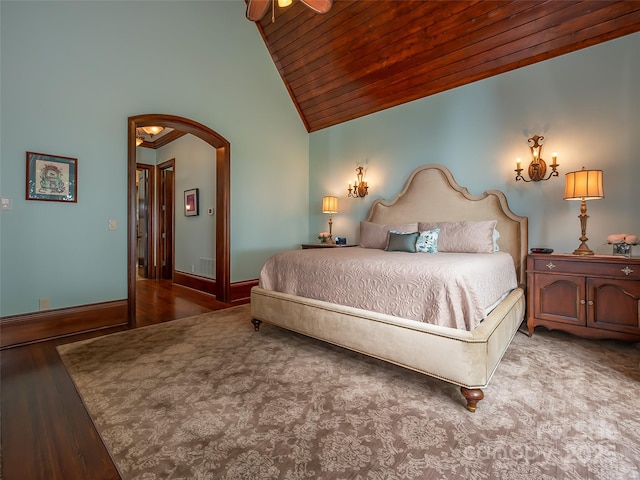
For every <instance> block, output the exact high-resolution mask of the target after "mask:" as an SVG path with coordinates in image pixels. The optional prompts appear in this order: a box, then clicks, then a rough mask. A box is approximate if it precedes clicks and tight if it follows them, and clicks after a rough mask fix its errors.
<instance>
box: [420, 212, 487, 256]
mask: <svg viewBox="0 0 640 480" xmlns="http://www.w3.org/2000/svg"><path fill="white" fill-rule="evenodd" d="M497 223H498V222H497V221H496V220H479V221H473V220H465V221H461V222H420V223H418V229H419V230H420V231H423V230H432V229H434V228H439V229H440V234H439V235H438V251H439V252H461V253H492V252H494V251H495V247H494V244H493V232H494V230H495V228H496V224H497Z"/></svg>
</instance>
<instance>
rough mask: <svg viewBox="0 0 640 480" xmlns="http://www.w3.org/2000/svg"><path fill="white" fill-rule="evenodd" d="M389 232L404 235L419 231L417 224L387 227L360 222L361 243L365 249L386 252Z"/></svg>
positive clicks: (380, 224)
mask: <svg viewBox="0 0 640 480" xmlns="http://www.w3.org/2000/svg"><path fill="white" fill-rule="evenodd" d="M389 230H394V231H396V232H403V233H413V232H417V231H418V224H417V223H405V224H399V225H385V224H382V223H371V222H360V243H359V245H360V246H361V247H364V248H378V249H380V250H384V249H385V247H386V246H387V237H388V233H389Z"/></svg>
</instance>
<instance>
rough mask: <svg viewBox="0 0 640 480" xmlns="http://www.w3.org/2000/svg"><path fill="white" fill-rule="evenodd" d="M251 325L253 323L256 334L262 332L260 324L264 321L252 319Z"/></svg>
mask: <svg viewBox="0 0 640 480" xmlns="http://www.w3.org/2000/svg"><path fill="white" fill-rule="evenodd" d="M251 323H253V328H255V329H256V332H257V331H258V330H260V324H261V323H262V320H258V319H257V318H252V319H251Z"/></svg>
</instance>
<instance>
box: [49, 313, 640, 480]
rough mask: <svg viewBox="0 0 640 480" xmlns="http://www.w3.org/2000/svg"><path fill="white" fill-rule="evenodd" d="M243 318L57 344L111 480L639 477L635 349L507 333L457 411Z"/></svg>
mask: <svg viewBox="0 0 640 480" xmlns="http://www.w3.org/2000/svg"><path fill="white" fill-rule="evenodd" d="M250 318H251V316H250V310H249V306H242V307H235V308H231V309H228V310H222V311H218V312H214V313H209V314H205V315H200V316H197V317H191V318H188V319H183V320H176V321H173V322H169V323H166V324H162V325H157V326H152V327H147V328H142V329H136V330H131V331H127V332H122V333H117V334H113V335H109V336H105V337H101V338H96V339H92V340H87V341H83V342H78V343H74V344H69V345H64V346H61V347H59V351H60V354H61V356H62V358H63V361H64V363H65V365H66V366H67V368H68V370H69V372H70V373H71V376H72V378H73V380H74V381H75V383H76V385H77V387H78V390H79V392H80V394H81V396H82V398H83V399H84V402H85V404H86V406H87V409H88V410H89V412H90V414H91V416H92V418H93V419H94V421H95V423H96V426H97V428H98V430H99V431H100V434H101V435H102V438H103V439H104V442H105V444H106V445H107V447H108V449H109V451H110V452H111V454H112V455H113V458H114V460H115V462H116V464H117V465H118V467H119V469H120V471H121V473H122V476H123V478H125V479H127V480H129V479H136V480H138V479H139V480H157V479H199V480H203V479H245V480H249V479H252V480H253V479H261V480H265V479H286V480H294V479H324V480H329V479H347V478H348V479H362V480H364V479H368V480H391V479H432V478H433V479H536V480H539V479H557V478H561V479H571V480H575V479H640V473H639V472H640V463H639V462H640V416H639V415H638V411H637V408H636V404H637V402H638V400H637V399H638V396H639V395H640V348H639V346H640V344H623V343H617V342H612V341H588V340H582V339H579V338H576V337H573V336H570V335H567V334H563V333H560V332H551V333H550V332H547V331H545V330H540V331H536V334H535V335H534V336H533V337H531V338H529V337H527V336H526V335H524V334H522V333H518V334H517V335H516V337H515V338H514V341H513V343H512V344H511V346H510V347H509V350H508V351H507V353H506V355H505V358H504V359H503V361H502V362H501V364H500V365H499V367H498V369H497V371H496V373H495V375H494V377H493V379H492V381H491V383H490V385H489V387H487V388H486V389H485V400H483V401H481V402H480V403H479V404H478V410H477V412H476V413H470V412H468V411H467V410H466V409H465V408H464V404H465V402H464V399H463V398H462V396H461V395H460V392H459V389H458V387H456V386H454V385H450V384H448V383H445V382H442V381H439V380H435V379H432V378H429V377H426V376H423V375H420V374H418V373H415V372H412V371H408V370H405V369H402V368H400V367H397V366H394V365H389V364H386V363H384V362H381V361H378V360H375V359H371V358H368V357H366V356H363V355H360V354H357V353H353V352H350V351H347V350H344V349H341V348H339V347H335V346H332V345H328V344H325V343H322V342H319V341H316V340H313V339H310V338H307V337H304V336H302V335H298V334H295V333H291V332H288V331H285V330H282V329H280V328H277V327H274V326H270V325H268V324H263V325H262V327H261V329H260V331H259V332H254V330H253V326H252V325H251V323H250ZM416 355H419V352H416Z"/></svg>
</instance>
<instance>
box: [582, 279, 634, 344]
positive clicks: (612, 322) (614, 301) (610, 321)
mask: <svg viewBox="0 0 640 480" xmlns="http://www.w3.org/2000/svg"><path fill="white" fill-rule="evenodd" d="M587 324H588V326H589V327H595V328H602V329H606V330H615V331H617V332H624V333H632V334H636V335H638V334H640V282H638V281H633V280H608V279H604V278H589V279H587Z"/></svg>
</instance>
